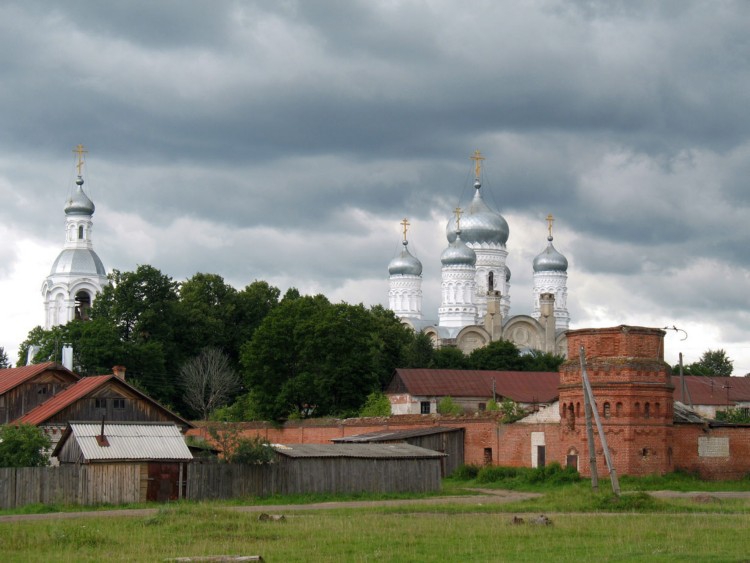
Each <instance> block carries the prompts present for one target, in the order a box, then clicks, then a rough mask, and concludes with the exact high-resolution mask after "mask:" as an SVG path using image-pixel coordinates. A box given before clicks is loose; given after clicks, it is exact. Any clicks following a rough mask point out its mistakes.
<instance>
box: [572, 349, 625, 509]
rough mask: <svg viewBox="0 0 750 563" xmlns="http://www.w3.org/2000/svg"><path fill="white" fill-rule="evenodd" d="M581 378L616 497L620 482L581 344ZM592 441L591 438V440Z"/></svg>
mask: <svg viewBox="0 0 750 563" xmlns="http://www.w3.org/2000/svg"><path fill="white" fill-rule="evenodd" d="M580 354H581V379H582V380H583V394H584V398H585V399H586V400H587V401H588V403H589V404H590V408H591V411H592V412H593V413H594V420H595V421H596V429H597V431H598V432H599V440H601V443H602V449H603V450H604V460H605V461H606V462H607V469H608V470H609V479H610V481H611V482H612V492H613V493H615V494H616V495H617V496H618V497H619V496H620V482H619V480H618V479H617V472H616V471H615V466H614V464H613V463H612V458H611V457H610V455H609V446H608V445H607V436H606V435H605V434H604V428H603V427H602V421H601V418H599V410H598V409H597V408H596V399H594V393H593V391H592V390H591V383H589V376H588V374H587V373H586V351H585V350H584V348H583V346H581V352H580ZM592 442H593V440H592Z"/></svg>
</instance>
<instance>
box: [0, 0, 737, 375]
mask: <svg viewBox="0 0 750 563" xmlns="http://www.w3.org/2000/svg"><path fill="white" fill-rule="evenodd" d="M749 29H750V3H747V2H741V1H738V2H731V1H723V2H719V1H716V2H699V1H696V2H690V1H687V0H675V1H673V2H668V1H665V2H653V1H644V2H638V1H634V0H627V1H625V0H622V1H621V2H615V1H611V2H601V3H599V2H596V1H584V0H581V1H579V2H573V1H571V2H558V1H553V0H549V1H544V0H540V1H531V0H530V1H526V2H519V1H517V0H508V1H498V0H491V1H490V0H488V1H486V2H457V1H456V2H442V1H433V0H431V1H429V2H428V1H416V0H415V1H397V0H389V1H379V2H378V1H374V0H361V1H355V0H341V1H335V2H334V1H319V2H310V1H302V0H300V1H297V2H295V1H291V0H290V1H270V0H269V1H265V2H250V1H242V2H240V1H237V2H231V1H219V0H212V1H211V2H197V1H187V0H179V1H178V0H175V1H166V0H160V1H158V2H154V1H153V0H129V1H128V2H117V3H110V2H99V1H93V0H92V1H84V0H81V1H73V0H69V1H67V2H64V3H59V2H53V1H51V0H50V1H47V2H42V1H33V0H23V1H22V2H21V1H19V2H3V3H2V5H0V71H1V72H2V75H1V76H0V78H1V80H0V117H1V119H0V195H2V202H3V205H2V206H1V207H0V235H2V237H3V240H4V241H5V244H3V245H0V311H2V323H1V326H0V345H1V346H4V347H5V349H6V351H8V352H9V355H10V356H11V361H13V362H15V360H16V355H17V348H18V345H19V343H20V342H21V341H23V340H24V339H25V337H26V335H27V333H28V331H29V330H30V329H32V328H33V327H34V326H36V325H39V324H41V323H42V322H43V320H44V315H43V303H42V296H41V290H40V288H41V285H42V282H43V281H44V279H45V277H46V276H47V274H48V273H49V269H50V267H51V265H52V262H53V261H54V259H55V257H56V255H57V254H58V253H59V251H60V250H61V248H62V245H63V241H64V214H63V206H64V202H65V200H66V198H67V197H68V195H69V194H70V193H71V190H72V188H73V187H74V179H75V156H74V154H73V152H72V149H73V148H74V147H75V145H77V144H78V143H82V144H84V145H85V146H86V148H87V149H88V150H89V151H90V152H89V154H88V155H87V164H86V168H85V173H84V177H85V179H86V185H85V188H86V190H87V192H88V194H89V195H90V196H91V198H92V199H93V200H94V202H95V203H96V214H95V215H94V233H93V239H94V248H95V249H96V251H97V253H98V254H99V256H100V257H101V259H102V261H103V262H104V265H105V267H106V268H107V270H108V271H109V270H111V269H113V268H117V269H119V270H123V271H124V270H133V269H135V268H136V267H137V265H139V264H151V265H153V266H154V267H156V268H158V269H160V270H161V271H162V272H164V273H165V274H168V275H170V276H172V277H173V278H174V279H175V280H178V281H182V280H185V279H187V278H188V277H190V276H192V275H193V274H195V273H196V272H208V273H216V274H219V275H221V276H223V277H224V279H225V280H226V281H227V282H228V283H231V284H232V285H234V286H235V287H237V288H238V289H241V288H242V287H244V286H245V285H247V284H248V283H250V282H252V281H253V280H255V279H260V280H266V281H268V282H269V283H272V284H274V285H277V286H278V287H280V288H281V289H282V291H284V290H286V288H288V287H290V286H295V287H297V288H299V289H300V290H301V291H302V292H306V293H307V292H310V293H316V292H322V293H324V294H325V295H327V296H328V297H329V298H330V299H332V300H334V301H337V300H345V301H347V302H350V303H358V302H363V303H365V304H367V305H371V304H375V303H382V304H387V302H388V300H387V292H388V281H387V276H388V273H387V265H388V262H389V261H390V260H391V258H392V257H393V256H394V255H395V253H396V252H397V250H398V249H399V241H400V226H399V221H401V219H402V218H403V217H408V218H409V221H410V222H411V224H412V227H411V231H410V233H409V238H410V241H411V243H410V249H411V250H412V252H413V253H414V254H415V255H416V256H417V257H418V258H419V259H420V260H421V261H422V263H423V265H424V272H423V278H424V282H423V286H424V293H425V298H424V312H425V316H426V317H428V318H435V319H436V318H437V307H438V305H439V299H440V291H439V284H440V252H441V251H442V250H443V248H444V247H445V246H446V244H447V242H446V240H445V223H446V221H447V219H448V218H449V215H450V210H451V209H452V208H454V207H456V206H457V205H466V204H467V202H468V201H469V198H470V197H471V195H472V194H471V192H472V189H471V180H472V178H471V165H472V163H471V161H470V160H469V156H470V155H471V154H472V153H473V151H474V150H475V149H479V150H481V151H482V153H483V154H484V155H485V156H486V159H487V160H485V162H484V165H485V168H484V186H485V187H484V188H483V189H485V190H486V193H485V199H486V201H487V202H488V203H489V204H490V205H492V206H494V207H495V208H496V209H498V210H499V211H500V212H501V213H502V214H503V216H504V217H505V218H506V220H507V221H508V223H509V226H510V238H509V240H508V252H509V258H508V265H509V266H510V268H511V270H512V273H513V277H512V279H511V294H510V296H511V314H522V313H526V314H528V313H530V312H531V309H532V294H531V275H532V269H531V262H532V260H533V258H534V256H535V255H537V254H538V253H539V252H541V251H542V250H543V249H544V247H545V245H546V236H547V230H546V223H545V221H544V218H545V217H546V215H547V214H548V213H552V214H553V215H554V216H555V218H556V221H555V226H554V235H555V246H556V248H557V249H558V250H559V251H560V252H561V253H563V254H564V255H565V256H566V257H567V258H568V260H569V263H570V266H569V269H568V274H569V279H568V295H569V297H568V307H569V310H570V314H571V319H572V328H586V327H596V326H615V325H619V324H634V325H643V326H653V327H664V326H677V327H678V328H681V329H683V330H685V331H686V332H687V334H688V338H687V339H686V340H681V338H682V337H683V336H684V335H683V334H682V333H679V335H678V334H676V333H674V332H672V333H670V334H668V335H667V336H666V339H665V342H666V346H665V348H666V356H667V360H668V361H670V362H671V363H674V362H676V361H677V353H678V352H680V351H682V352H683V353H684V355H685V361H686V363H689V362H693V361H696V360H698V358H699V357H700V355H701V353H702V352H703V351H705V350H706V349H708V348H714V349H715V348H724V349H725V350H726V351H727V353H728V355H729V356H730V358H732V359H733V360H734V361H735V375H744V374H745V373H748V372H750V313H749V312H748V302H749V301H750V250H749V243H750V220H748V218H749V217H750V209H749V208H750V190H749V189H748V188H749V186H748V183H749V182H750V111H748V100H749V99H750V98H749V96H748V93H749V92H750V72H749V71H750V34H749V33H748V30H749Z"/></svg>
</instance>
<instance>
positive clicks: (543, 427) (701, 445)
mask: <svg viewBox="0 0 750 563" xmlns="http://www.w3.org/2000/svg"><path fill="white" fill-rule="evenodd" d="M664 335H665V332H664V331H663V330H660V329H656V328H645V327H633V326H618V327H613V328H601V329H583V330H573V331H569V332H568V333H567V339H568V360H567V361H566V362H565V363H564V364H563V365H562V366H561V368H560V374H559V400H558V401H557V402H555V403H553V404H552V405H550V406H548V407H546V408H542V409H541V410H540V411H539V412H536V413H533V414H531V415H529V416H528V417H526V418H524V419H522V420H520V421H518V422H515V423H513V424H503V423H502V422H501V421H500V420H499V418H498V417H497V416H496V415H492V414H490V413H477V414H472V415H465V416H459V417H453V418H448V417H441V416H440V415H433V414H430V415H404V416H391V417H386V418H370V419H350V420H344V421H341V420H309V421H297V422H293V423H288V424H286V425H285V426H283V427H281V428H279V427H274V426H272V425H270V424H266V423H244V424H243V425H242V427H243V430H244V433H245V434H246V435H259V436H262V437H264V438H266V439H268V440H269V441H271V442H277V443H326V442H329V441H330V440H332V439H334V438H341V437H345V436H352V435H356V434H362V433H366V432H376V431H379V430H385V429H390V430H406V429H409V428H420V427H425V426H442V427H461V428H463V429H464V431H465V442H464V457H465V459H464V462H465V463H467V464H485V463H492V464H496V465H506V466H520V467H524V466H525V467H537V466H540V465H544V464H548V463H550V462H553V461H556V462H558V463H560V464H561V465H566V464H575V466H576V467H577V468H578V470H579V471H580V472H581V473H582V474H583V475H589V474H590V468H589V455H588V439H587V434H586V428H585V419H584V399H583V387H582V380H581V360H580V352H581V348H583V350H584V352H585V359H586V372H587V374H588V377H589V380H590V383H591V387H592V391H593V394H594V397H595V400H596V408H597V411H598V413H599V415H600V418H601V422H602V427H603V430H604V433H605V436H606V439H607V442H608V445H609V448H610V453H611V455H612V460H613V464H614V467H615V469H616V470H617V473H618V474H619V475H648V474H654V473H655V474H664V473H668V472H671V471H674V470H675V469H682V470H685V471H690V472H695V473H698V474H700V475H701V476H703V477H704V478H707V479H731V478H741V477H743V476H745V475H748V474H750V425H727V424H722V423H719V422H716V421H711V420H708V419H705V418H701V417H699V416H697V415H696V414H695V413H692V412H691V411H689V410H688V409H686V408H685V407H684V406H682V405H681V404H680V403H675V400H674V384H673V382H672V377H671V375H670V366H669V365H668V364H667V363H666V362H665V361H664ZM676 405H677V406H676ZM678 407H679V408H678ZM197 432H200V430H194V431H192V432H191V433H197ZM594 442H595V445H596V455H597V466H598V468H599V473H600V475H605V474H606V463H605V460H604V455H603V449H602V444H601V441H600V439H599V437H598V435H597V433H596V432H595V438H594Z"/></svg>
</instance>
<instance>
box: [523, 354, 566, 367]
mask: <svg viewBox="0 0 750 563" xmlns="http://www.w3.org/2000/svg"><path fill="white" fill-rule="evenodd" d="M521 360H522V365H523V367H522V369H521V371H558V370H559V369H560V366H561V365H562V363H563V362H564V361H565V358H564V357H563V356H560V355H558V354H551V353H550V352H542V351H540V350H530V351H528V352H526V353H525V354H521Z"/></svg>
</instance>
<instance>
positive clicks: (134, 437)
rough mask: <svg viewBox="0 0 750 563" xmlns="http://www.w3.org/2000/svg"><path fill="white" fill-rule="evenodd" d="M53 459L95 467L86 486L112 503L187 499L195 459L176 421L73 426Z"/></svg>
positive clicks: (90, 472) (55, 451) (92, 468)
mask: <svg viewBox="0 0 750 563" xmlns="http://www.w3.org/2000/svg"><path fill="white" fill-rule="evenodd" d="M52 456H53V457H56V458H57V459H58V460H59V462H60V464H61V465H65V464H79V465H88V466H90V467H89V471H88V473H87V481H88V482H87V483H84V484H82V486H85V487H88V488H90V489H92V491H91V494H90V495H89V497H92V498H101V500H100V502H110V503H123V502H144V501H167V500H177V499H179V498H183V497H184V496H185V481H186V478H187V464H188V463H189V462H190V461H191V460H192V459H193V456H192V454H191V453H190V450H189V449H188V447H187V445H186V444H185V438H184V436H183V435H182V432H180V428H179V427H178V426H177V425H176V424H175V423H174V422H151V423H149V422H132V423H128V422H109V423H106V424H105V423H92V422H71V423H69V424H68V426H67V428H66V429H65V431H64V432H63V434H62V436H61V438H60V441H59V442H58V443H57V446H56V447H55V449H54V451H53V452H52ZM96 489H99V491H97V490H96Z"/></svg>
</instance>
